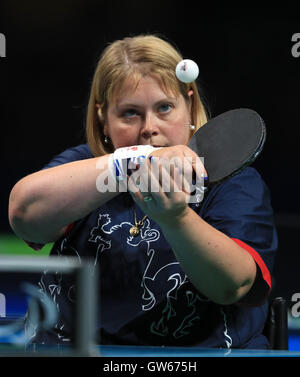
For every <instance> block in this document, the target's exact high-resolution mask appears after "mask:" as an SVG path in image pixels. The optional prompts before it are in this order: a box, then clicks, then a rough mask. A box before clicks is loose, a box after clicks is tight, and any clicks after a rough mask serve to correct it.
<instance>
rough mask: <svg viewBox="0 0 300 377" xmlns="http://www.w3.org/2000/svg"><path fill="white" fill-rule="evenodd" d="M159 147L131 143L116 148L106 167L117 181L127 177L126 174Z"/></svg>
mask: <svg viewBox="0 0 300 377" xmlns="http://www.w3.org/2000/svg"><path fill="white" fill-rule="evenodd" d="M157 149H161V148H155V147H152V145H133V146H131V147H123V148H118V149H116V150H115V152H114V153H113V154H112V155H111V156H110V158H109V162H108V167H109V169H110V171H111V173H112V174H113V175H114V176H115V177H116V179H117V181H122V180H124V179H126V178H127V174H128V173H130V172H131V171H132V170H134V169H136V167H137V165H140V164H142V163H143V161H144V160H145V159H146V158H147V157H148V156H149V155H150V153H152V152H153V151H155V150H157Z"/></svg>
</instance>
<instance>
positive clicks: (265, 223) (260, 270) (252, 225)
mask: <svg viewBox="0 0 300 377" xmlns="http://www.w3.org/2000/svg"><path fill="white" fill-rule="evenodd" d="M204 201H205V203H203V208H202V211H201V212H202V218H203V219H204V220H205V221H207V222H208V223H209V224H210V225H212V226H213V227H215V228H216V229H218V230H219V231H221V232H223V233H224V234H226V235H227V236H229V237H230V238H232V239H233V240H234V241H235V242H236V243H237V244H238V245H239V246H240V247H242V248H243V249H245V250H246V251H247V252H249V253H250V254H251V256H252V257H253V259H254V260H255V262H256V265H257V278H256V281H255V283H254V285H253V287H252V289H251V291H250V292H249V300H250V296H251V300H250V301H254V302H255V303H256V302H260V301H263V300H264V299H265V298H266V297H267V295H268V293H269V291H270V289H271V272H272V267H273V262H274V257H275V253H276V250H277V245H278V239H277V232H276V228H275V224H274V213H273V209H272V206H271V199H270V191H269V189H268V187H267V186H266V184H265V182H264V181H263V180H262V178H261V176H260V174H259V173H258V172H257V171H256V170H255V169H254V168H250V167H248V168H246V169H245V170H243V171H242V172H241V173H239V174H238V175H236V176H234V177H233V178H230V179H228V180H227V181H225V182H224V183H221V184H220V185H216V186H214V187H213V188H212V189H211V190H210V191H209V193H208V195H207V197H206V199H205V200H204Z"/></svg>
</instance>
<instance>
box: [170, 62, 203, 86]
mask: <svg viewBox="0 0 300 377" xmlns="http://www.w3.org/2000/svg"><path fill="white" fill-rule="evenodd" d="M175 72H176V76H177V78H178V80H180V81H182V82H184V83H189V82H192V81H195V80H196V78H197V77H198V75H199V68H198V65H197V63H195V62H194V61H193V60H191V59H184V60H181V62H179V63H178V64H177V66H176V70H175Z"/></svg>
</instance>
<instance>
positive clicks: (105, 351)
mask: <svg viewBox="0 0 300 377" xmlns="http://www.w3.org/2000/svg"><path fill="white" fill-rule="evenodd" d="M97 349H98V351H99V354H100V355H101V356H104V357H155V358H156V357H168V358H170V357H193V358H194V357H300V351H274V350H246V349H244V350H243V349H226V348H216V349H212V348H195V347H149V346H98V347H97Z"/></svg>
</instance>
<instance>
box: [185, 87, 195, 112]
mask: <svg viewBox="0 0 300 377" xmlns="http://www.w3.org/2000/svg"><path fill="white" fill-rule="evenodd" d="M187 95H188V97H189V104H188V109H189V114H190V115H191V111H192V104H193V96H194V91H193V90H192V89H190V90H189V91H188V92H187Z"/></svg>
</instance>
